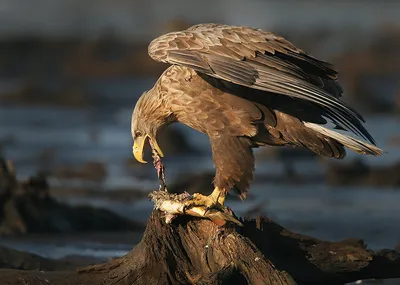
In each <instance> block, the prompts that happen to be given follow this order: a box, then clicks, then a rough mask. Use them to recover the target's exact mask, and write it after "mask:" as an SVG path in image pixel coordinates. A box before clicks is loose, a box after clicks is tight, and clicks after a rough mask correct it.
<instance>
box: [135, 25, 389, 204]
mask: <svg viewBox="0 0 400 285" xmlns="http://www.w3.org/2000/svg"><path fill="white" fill-rule="evenodd" d="M149 55H150V56H151V57H152V58H153V59H154V60H157V61H160V62H167V63H170V64H172V66H170V67H169V68H168V69H167V70H166V71H165V72H164V73H163V74H162V75H161V77H160V78H159V79H158V81H157V83H156V84H155V86H154V87H153V88H152V89H151V90H150V91H148V92H147V93H145V94H143V95H142V97H141V98H140V99H139V101H138V103H137V104H136V107H135V109H134V112H133V115H132V134H133V137H134V139H135V145H136V141H138V145H139V146H135V148H134V154H135V157H137V158H138V160H141V159H142V156H141V153H140V151H142V142H143V143H144V141H145V139H146V137H148V138H150V140H151V141H152V142H153V144H154V143H155V144H156V135H157V131H158V130H159V128H161V127H164V126H166V125H168V124H170V123H172V122H181V123H183V124H186V125H188V126H189V127H192V128H194V129H196V130H198V131H200V132H203V133H205V134H207V135H208V136H209V137H210V143H211V146H212V155H213V159H214V163H215V166H216V176H215V180H214V184H215V186H216V188H217V189H220V190H221V191H220V192H221V193H222V195H224V194H226V192H227V191H229V190H230V189H234V190H236V191H237V192H238V193H239V195H240V196H241V197H243V198H244V197H245V196H246V193H247V191H248V189H249V185H250V183H251V181H252V178H253V171H254V157H253V152H252V148H254V147H258V146H263V145H273V146H282V145H287V144H290V145H295V146H300V147H306V148H308V149H309V150H311V151H313V152H315V153H317V154H319V155H324V156H328V157H334V158H343V157H344V156H345V154H346V152H345V148H344V147H348V148H350V149H351V150H353V151H356V152H358V153H361V154H371V155H380V154H382V150H381V149H379V148H377V147H376V146H375V142H374V140H373V138H372V136H371V135H370V134H369V133H368V132H367V130H366V129H365V128H364V127H363V125H362V121H363V118H362V117H361V115H359V114H358V113H357V112H356V111H355V110H354V109H352V108H351V107H349V106H348V105H346V104H345V103H344V102H343V101H341V100H340V97H341V95H342V88H341V87H340V84H339V82H338V78H337V72H336V70H335V69H334V67H333V66H332V65H331V64H329V63H326V62H323V61H320V60H318V59H315V58H313V57H312V56H310V55H308V54H306V53H305V52H303V51H302V50H300V49H298V48H296V47H295V46H294V45H293V44H291V43H290V42H288V41H287V40H285V39H283V38H282V37H279V36H277V35H274V34H273V33H269V32H264V31H262V30H258V29H253V28H249V27H232V26H226V25H219V24H200V25H196V26H193V27H191V28H189V29H187V30H184V31H180V32H174V33H169V34H166V35H163V36H160V37H158V38H156V39H155V40H153V41H152V42H151V43H150V45H149ZM328 121H330V122H332V123H333V124H334V125H335V129H328V128H327V127H326V126H324V125H325V124H326V123H327V122H328ZM345 130H346V131H349V132H352V133H353V134H354V135H358V136H360V137H361V138H363V139H365V140H367V141H369V143H367V142H364V141H362V140H360V139H356V138H353V137H350V136H349V135H346V134H343V131H345ZM156 147H157V148H158V149H159V147H158V145H157V144H156ZM159 151H161V150H160V149H159ZM218 196H219V195H218ZM222 202H223V200H222Z"/></svg>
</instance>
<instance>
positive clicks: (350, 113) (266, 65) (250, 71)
mask: <svg viewBox="0 0 400 285" xmlns="http://www.w3.org/2000/svg"><path fill="white" fill-rule="evenodd" d="M149 55H150V56H151V57H152V58H153V59H154V60H156V61H160V62H166V63H171V64H177V65H183V66H186V67H190V68H193V69H194V70H196V71H198V72H201V73H204V74H207V75H209V76H212V77H215V78H218V79H222V80H225V81H228V82H233V83H235V84H238V85H242V86H246V87H249V88H254V89H258V90H262V91H267V92H273V93H277V94H283V95H287V96H291V97H294V98H299V99H302V100H307V101H310V102H313V103H314V104H316V105H318V106H320V107H321V108H323V109H324V110H325V112H326V116H327V117H328V118H329V119H331V120H332V121H333V122H334V123H335V124H336V125H338V126H339V127H340V128H344V129H347V130H350V131H352V132H354V133H355V134H358V135H360V136H362V137H364V138H366V139H368V140H369V141H370V142H371V143H374V144H375V142H374V139H373V138H372V136H371V135H370V134H369V133H368V132H367V130H366V129H365V128H364V127H363V126H362V124H361V121H364V120H363V118H362V117H361V115H359V114H358V113H357V112H356V111H355V110H353V109H352V108H350V107H349V106H347V105H346V104H345V103H344V102H342V101H341V100H339V97H340V96H341V93H342V89H341V87H340V85H339V83H338V81H337V72H336V70H335V69H334V67H333V66H332V65H331V64H329V63H326V62H323V61H320V60H318V59H315V58H313V57H311V56H309V55H307V54H306V53H305V52H303V51H302V50H300V49H298V48H296V47H295V46H294V45H293V44H291V43H290V42H289V41H287V40H285V39H284V38H282V37H279V36H277V35H275V34H273V33H269V32H265V31H262V30H259V29H253V28H250V27H234V26H226V25H220V24H200V25H196V26H193V27H190V28H189V29H187V30H184V31H180V32H173V33H169V34H166V35H163V36H160V37H158V38H156V39H155V40H153V41H152V42H151V43H150V45H149Z"/></svg>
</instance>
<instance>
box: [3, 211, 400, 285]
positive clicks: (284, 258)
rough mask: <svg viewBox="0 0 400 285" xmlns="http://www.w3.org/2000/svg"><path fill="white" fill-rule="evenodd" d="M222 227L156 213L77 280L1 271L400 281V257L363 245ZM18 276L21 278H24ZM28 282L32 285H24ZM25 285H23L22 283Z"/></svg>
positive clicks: (279, 230)
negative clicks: (121, 248)
mask: <svg viewBox="0 0 400 285" xmlns="http://www.w3.org/2000/svg"><path fill="white" fill-rule="evenodd" d="M242 222H243V227H239V226H236V225H234V224H232V223H227V224H225V225H224V226H222V227H218V226H217V225H216V224H215V223H213V222H212V221H210V220H207V219H200V218H195V217H190V216H178V217H177V218H176V219H174V220H173V221H172V222H171V223H170V224H166V223H165V221H164V219H163V217H162V216H161V213H160V211H158V210H155V211H153V213H152V215H151V217H150V219H149V221H148V223H147V227H146V230H145V233H144V235H143V238H142V240H141V242H140V243H139V244H138V245H136V246H135V248H134V249H133V250H132V251H131V252H129V253H128V254H126V255H125V256H122V257H120V258H117V259H114V260H111V261H110V262H108V263H106V264H100V265H93V266H89V267H85V268H80V269H78V270H77V271H76V272H33V271H16V270H1V271H0V276H2V280H4V281H5V282H8V283H5V284H37V285H41V284H56V285H58V284H60V285H64V284H86V285H89V284H97V285H98V284H102V285H106V284H107V285H108V284H267V285H278V284H279V285H288V284H299V285H300V284H301V285H303V284H327V285H336V284H338V285H339V284H345V283H348V282H352V281H355V280H360V279H370V278H377V279H383V278H396V277H400V254H399V253H397V252H396V251H394V250H380V251H377V252H373V251H371V250H367V249H366V246H365V245H364V243H363V242H362V241H361V240H356V239H348V240H344V241H340V242H328V241H322V240H318V239H315V238H312V237H307V236H304V235H300V234H295V233H292V232H290V231H288V230H287V229H285V228H283V227H281V226H280V225H278V224H276V223H274V222H273V221H271V220H270V219H268V218H265V217H258V218H256V219H252V220H243V221H242ZM17 273H18V274H17ZM21 280H22V281H23V282H25V283H23V282H22V281H21ZM21 282H22V283H21Z"/></svg>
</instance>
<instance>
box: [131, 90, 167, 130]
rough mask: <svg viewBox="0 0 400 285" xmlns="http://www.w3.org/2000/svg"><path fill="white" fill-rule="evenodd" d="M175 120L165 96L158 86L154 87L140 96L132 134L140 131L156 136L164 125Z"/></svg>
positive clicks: (133, 116)
mask: <svg viewBox="0 0 400 285" xmlns="http://www.w3.org/2000/svg"><path fill="white" fill-rule="evenodd" d="M173 121H174V120H173V116H172V112H171V111H170V109H169V108H168V106H167V102H166V100H165V97H164V96H162V94H161V93H160V92H159V91H158V90H157V89H156V88H152V89H150V90H149V91H147V92H144V93H143V94H142V96H140V98H139V100H138V101H137V103H136V106H135V108H134V110H133V114H132V122H131V131H132V136H133V137H134V136H135V133H136V132H140V133H142V134H149V135H152V136H154V137H155V136H156V135H157V132H158V131H159V130H160V129H161V128H162V127H165V126H167V125H169V124H170V123H172V122H173Z"/></svg>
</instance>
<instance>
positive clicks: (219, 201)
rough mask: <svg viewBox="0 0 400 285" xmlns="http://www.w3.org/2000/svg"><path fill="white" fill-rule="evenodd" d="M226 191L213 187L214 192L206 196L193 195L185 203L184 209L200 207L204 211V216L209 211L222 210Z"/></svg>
mask: <svg viewBox="0 0 400 285" xmlns="http://www.w3.org/2000/svg"><path fill="white" fill-rule="evenodd" d="M225 196H226V191H225V190H224V189H221V188H219V187H215V188H214V191H213V192H212V193H211V194H210V195H208V196H206V195H202V194H200V193H194V194H193V195H192V198H191V199H190V200H188V201H186V202H185V208H186V209H189V208H193V207H200V208H202V209H204V214H205V213H206V212H207V211H208V210H210V209H220V210H222V209H223V208H224V202H225Z"/></svg>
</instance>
